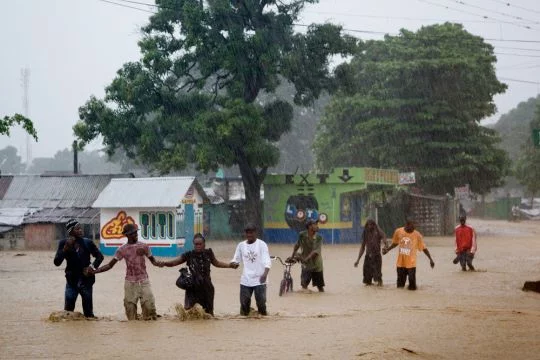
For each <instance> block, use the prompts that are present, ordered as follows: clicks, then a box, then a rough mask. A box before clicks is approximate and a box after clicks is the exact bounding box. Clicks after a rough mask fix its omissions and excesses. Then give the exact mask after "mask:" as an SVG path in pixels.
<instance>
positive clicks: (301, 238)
mask: <svg viewBox="0 0 540 360" xmlns="http://www.w3.org/2000/svg"><path fill="white" fill-rule="evenodd" d="M318 231H319V221H318V220H311V219H310V220H307V221H306V230H305V231H302V232H301V233H300V234H298V241H297V242H296V244H295V245H294V248H293V252H292V255H291V257H290V258H289V259H298V260H299V261H300V262H301V263H302V273H301V275H300V285H301V286H302V289H304V290H307V287H308V285H309V283H310V282H311V283H312V285H313V286H316V287H317V289H318V290H319V292H324V286H325V284H324V276H323V259H322V256H321V247H322V242H323V238H322V236H321V235H319V234H318ZM298 249H301V254H300V255H299V254H297V251H298Z"/></svg>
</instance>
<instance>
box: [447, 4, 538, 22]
mask: <svg viewBox="0 0 540 360" xmlns="http://www.w3.org/2000/svg"><path fill="white" fill-rule="evenodd" d="M447 1H453V2H455V3H456V4H459V5H463V6H468V7H471V8H474V9H479V10H483V11H487V12H490V13H493V14H499V15H502V16H506V17H510V18H512V19H516V20H521V21H528V22H531V23H533V24H540V22H538V21H536V20H530V19H526V18H524V17H521V16H515V15H512V14H507V13H504V12H501V11H496V10H491V9H486V8H483V7H481V6H476V5H471V4H468V3H466V2H465V1H462V0H447Z"/></svg>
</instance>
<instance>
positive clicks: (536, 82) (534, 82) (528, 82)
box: [499, 77, 540, 85]
mask: <svg viewBox="0 0 540 360" xmlns="http://www.w3.org/2000/svg"><path fill="white" fill-rule="evenodd" d="M499 79H500V80H503V81H514V82H520V83H524V84H535V85H540V82H538V81H528V80H520V79H510V78H504V77H499Z"/></svg>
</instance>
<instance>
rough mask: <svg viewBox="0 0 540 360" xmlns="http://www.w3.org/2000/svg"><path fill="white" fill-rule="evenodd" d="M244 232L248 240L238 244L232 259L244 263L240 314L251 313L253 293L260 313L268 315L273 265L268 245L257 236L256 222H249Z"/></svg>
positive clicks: (237, 262) (234, 261) (241, 280)
mask: <svg viewBox="0 0 540 360" xmlns="http://www.w3.org/2000/svg"><path fill="white" fill-rule="evenodd" d="M244 232H245V235H246V240H244V241H242V242H241V243H239V244H238V246H237V247H236V252H235V253H234V258H233V259H232V260H231V262H233V263H235V264H240V263H243V264H244V269H243V271H242V277H241V278H240V315H244V316H247V315H249V310H250V305H251V296H252V295H253V293H255V301H256V303H257V310H258V312H259V314H260V315H267V312H266V277H267V276H268V272H269V271H270V267H271V260H270V254H269V252H268V246H267V245H266V243H265V242H264V241H262V240H261V239H258V238H257V227H256V226H255V225H254V224H251V223H250V224H247V225H246V226H245V227H244Z"/></svg>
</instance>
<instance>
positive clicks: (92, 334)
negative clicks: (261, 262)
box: [0, 219, 540, 359]
mask: <svg viewBox="0 0 540 360" xmlns="http://www.w3.org/2000/svg"><path fill="white" fill-rule="evenodd" d="M468 223H469V224H470V225H471V226H473V227H476V229H477V232H478V236H479V237H478V253H477V256H476V257H475V260H474V265H475V266H476V268H477V269H478V271H477V272H462V271H461V270H460V267H459V265H454V264H452V259H453V258H454V252H453V249H454V239H453V237H429V238H426V239H425V241H426V244H427V246H428V248H429V250H430V252H431V254H432V256H433V259H434V261H435V268H434V269H431V268H430V267H429V262H428V259H427V257H426V256H425V255H424V254H422V253H419V254H418V267H417V281H418V285H419V288H418V290H417V291H408V290H406V289H405V290H401V289H396V287H395V285H396V275H395V260H396V256H397V252H396V250H395V249H394V250H392V251H391V252H390V253H389V254H387V255H385V256H384V257H383V280H384V287H383V288H377V287H366V286H364V285H362V277H361V276H362V267H361V265H360V266H359V267H358V268H354V267H353V263H354V261H355V259H356V257H357V255H358V250H359V245H338V246H331V245H325V246H324V247H323V258H324V275H325V280H326V284H327V286H326V293H323V294H319V293H317V292H313V293H301V292H298V291H297V290H298V288H299V276H300V267H299V266H298V265H295V266H294V267H293V277H294V280H295V292H294V293H288V294H285V295H284V296H282V297H279V296H278V287H279V281H280V279H281V276H282V267H281V264H279V263H277V262H274V263H273V268H272V270H271V272H270V275H269V279H270V280H269V286H268V293H267V297H268V302H267V304H268V310H269V316H268V317H265V318H244V317H241V316H238V315H237V314H238V312H239V300H238V293H239V279H240V274H241V269H238V270H232V269H217V268H212V279H213V282H214V286H215V288H216V298H215V313H216V318H215V319H212V320H206V321H205V320H199V321H186V322H181V321H179V320H177V319H175V317H174V315H175V312H174V304H175V303H178V302H183V295H184V292H183V291H182V290H180V289H178V288H176V287H175V285H174V283H175V280H176V277H177V274H178V271H177V268H163V269H159V268H154V267H153V266H152V265H151V264H150V263H149V262H147V267H148V269H149V275H150V281H151V284H152V288H153V292H154V295H155V297H156V306H157V309H158V314H160V315H162V317H161V318H160V319H159V320H158V321H154V322H144V321H136V322H127V321H126V320H125V315H124V309H123V302H122V301H123V293H124V289H123V282H124V280H123V279H124V275H125V263H124V262H121V263H119V264H118V265H117V266H116V267H115V268H114V269H112V270H111V271H109V272H107V273H103V274H99V275H97V281H96V284H95V286H94V312H95V314H96V316H98V317H99V320H97V321H65V322H56V323H54V322H50V321H48V320H47V317H48V316H49V314H50V313H52V312H54V311H58V310H62V308H63V296H64V294H63V292H64V285H65V281H64V272H63V270H64V264H63V266H61V267H59V268H56V267H55V266H54V265H53V262H52V259H53V256H54V253H53V252H22V253H21V252H0V283H1V288H2V291H1V292H0V303H1V307H0V319H1V320H0V322H1V326H0V358H2V359H15V358H18V359H21V358H23V359H71V358H79V359H103V358H112V359H124V358H132V359H143V358H155V359H164V358H182V357H185V356H189V358H191V359H214V358H218V359H233V358H234V359H248V358H258V359H332V358H333V359H352V358H355V359H356V358H360V359H391V358H392V359H409V358H410V359H415V358H423V359H454V358H457V357H467V358H469V359H510V358H512V359H538V358H540V355H539V354H540V342H539V341H538V334H539V333H540V294H538V293H532V292H523V291H521V287H522V286H523V283H524V282H525V281H527V280H540V222H525V221H524V222H521V223H509V222H505V221H482V220H477V219H469V222H468ZM235 245H236V242H214V241H212V240H211V239H208V241H207V247H211V248H212V249H213V250H214V252H215V253H216V256H217V257H218V259H219V260H222V261H229V260H230V259H231V257H232V255H233V253H234V249H235ZM269 248H270V252H271V255H277V256H281V257H283V258H285V257H287V256H288V255H290V253H291V251H292V246H289V245H273V244H269ZM109 259H110V258H106V259H105V263H106V262H108V261H109ZM362 263H363V259H362V260H361V264H362ZM252 306H254V300H253V302H252ZM76 311H82V308H81V303H80V298H79V299H78V300H77V306H76ZM139 311H140V310H139Z"/></svg>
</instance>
